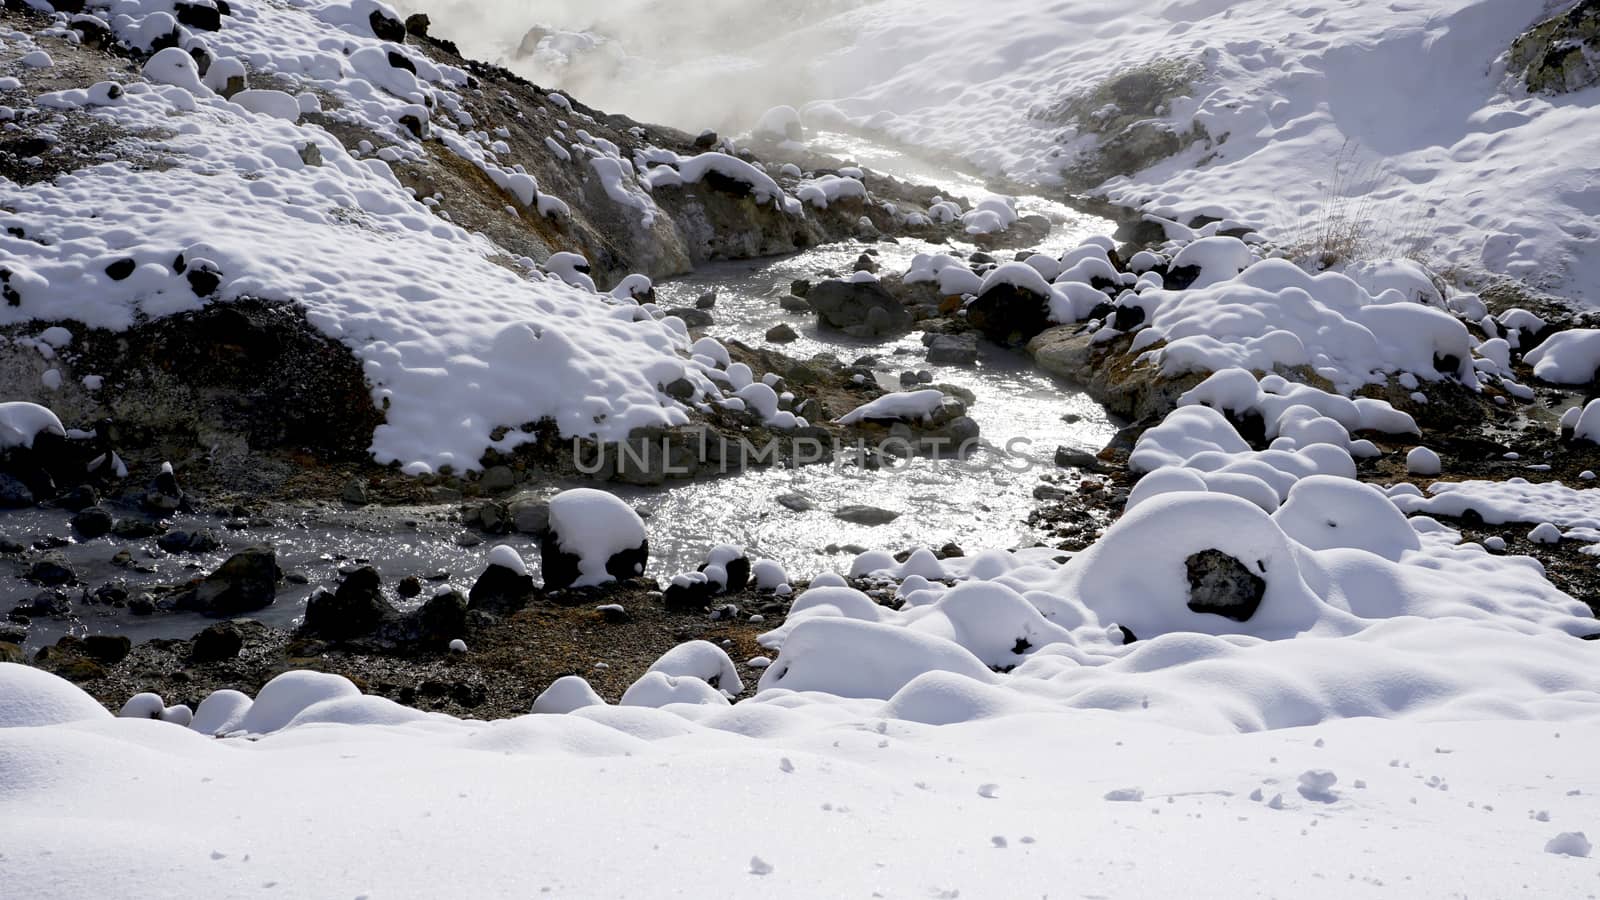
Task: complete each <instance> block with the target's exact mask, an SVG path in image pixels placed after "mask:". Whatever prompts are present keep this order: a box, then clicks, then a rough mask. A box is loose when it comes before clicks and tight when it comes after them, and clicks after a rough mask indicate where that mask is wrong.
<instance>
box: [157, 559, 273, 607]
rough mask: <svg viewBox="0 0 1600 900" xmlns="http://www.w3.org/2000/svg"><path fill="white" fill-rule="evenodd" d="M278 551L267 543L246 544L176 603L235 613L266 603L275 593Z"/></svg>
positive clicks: (268, 602) (270, 601)
mask: <svg viewBox="0 0 1600 900" xmlns="http://www.w3.org/2000/svg"><path fill="white" fill-rule="evenodd" d="M282 577H283V572H282V571H280V570H279V569H278V553H277V551H276V550H274V549H273V548H272V547H270V546H260V547H249V548H246V549H244V550H241V551H240V552H238V553H235V554H234V555H233V556H230V557H228V559H227V561H226V562H224V563H223V564H222V565H220V566H218V567H217V570H216V571H215V572H212V573H211V574H210V575H207V576H206V577H205V579H204V580H202V581H201V582H200V584H198V585H196V586H195V588H194V590H192V591H190V592H188V593H187V594H185V595H184V596H183V597H181V598H179V604H178V605H179V606H181V607H183V608H185V609H193V610H197V611H199V612H204V613H209V614H211V615H222V616H227V615H236V614H238V613H242V612H251V611H254V610H258V609H261V608H262V607H264V606H269V605H271V604H272V601H273V600H274V599H276V598H277V596H278V581H279V579H281V578H282Z"/></svg>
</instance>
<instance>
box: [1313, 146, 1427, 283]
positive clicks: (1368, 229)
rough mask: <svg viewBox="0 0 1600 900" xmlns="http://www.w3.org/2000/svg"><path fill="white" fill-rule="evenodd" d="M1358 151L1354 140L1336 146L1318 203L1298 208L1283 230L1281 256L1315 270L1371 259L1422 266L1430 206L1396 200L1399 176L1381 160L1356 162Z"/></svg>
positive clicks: (1410, 200)
mask: <svg viewBox="0 0 1600 900" xmlns="http://www.w3.org/2000/svg"><path fill="white" fill-rule="evenodd" d="M1359 150H1360V146H1359V144H1357V143H1355V142H1353V141H1346V142H1345V143H1344V145H1343V146H1342V147H1340V149H1339V152H1338V154H1336V155H1335V156H1334V159H1333V171H1332V173H1331V175H1330V176H1329V177H1328V179H1327V180H1326V181H1325V182H1324V183H1323V185H1322V187H1323V193H1322V197H1321V199H1320V201H1318V202H1317V203H1316V204H1314V205H1313V206H1312V208H1310V209H1305V208H1304V207H1302V211H1301V214H1300V216H1299V218H1298V219H1297V221H1296V223H1295V226H1294V227H1293V228H1291V229H1286V231H1287V232H1288V233H1289V234H1292V235H1293V237H1292V238H1291V239H1290V241H1289V243H1288V244H1287V246H1286V247H1285V248H1284V250H1285V252H1286V253H1287V254H1288V256H1289V258H1290V259H1293V260H1294V261H1295V262H1297V263H1299V264H1300V265H1302V266H1304V267H1305V268H1307V269H1310V270H1311V271H1314V272H1321V271H1325V270H1327V269H1331V268H1333V267H1335V266H1339V265H1343V264H1347V263H1352V262H1360V261H1362V260H1369V259H1410V260H1414V261H1416V262H1419V263H1425V262H1426V261H1427V259H1428V257H1429V250H1430V249H1431V248H1432V245H1433V238H1432V236H1431V234H1430V232H1431V224H1432V223H1431V221H1430V218H1429V216H1430V209H1429V207H1430V206H1431V204H1428V203H1425V202H1422V203H1419V202H1416V201H1414V200H1412V199H1409V198H1405V199H1397V198H1396V197H1395V196H1394V194H1395V191H1393V190H1392V188H1394V187H1395V186H1396V184H1397V182H1398V180H1399V179H1398V176H1396V175H1395V174H1394V173H1393V172H1391V171H1389V170H1388V167H1387V165H1386V164H1385V163H1384V161H1383V160H1371V161H1367V162H1361V161H1359V160H1358V158H1357V157H1358V155H1359Z"/></svg>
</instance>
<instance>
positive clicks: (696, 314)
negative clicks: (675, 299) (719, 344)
mask: <svg viewBox="0 0 1600 900" xmlns="http://www.w3.org/2000/svg"><path fill="white" fill-rule="evenodd" d="M666 314H667V315H669V316H677V317H678V318H680V319H682V320H683V324H685V325H687V326H689V327H690V328H710V327H711V326H712V325H714V324H716V321H715V320H714V319H712V318H711V313H708V312H706V311H705V310H703V309H699V308H697V307H693V306H675V307H673V308H672V309H669V310H667V312H666Z"/></svg>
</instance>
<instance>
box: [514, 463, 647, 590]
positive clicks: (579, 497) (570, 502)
mask: <svg viewBox="0 0 1600 900" xmlns="http://www.w3.org/2000/svg"><path fill="white" fill-rule="evenodd" d="M540 553H541V554H542V556H543V559H544V584H545V587H546V588H547V589H552V590H553V589H560V588H568V587H592V586H594V585H598V584H603V583H605V582H607V581H625V580H627V579H630V578H635V577H637V576H639V575H643V574H644V569H645V564H646V563H647V562H648V561H649V558H650V542H649V540H648V538H647V536H646V534H645V530H644V522H643V520H641V519H640V518H639V514H638V513H636V512H634V511H633V507H631V506H629V505H628V504H626V503H624V502H622V500H620V499H618V498H617V496H616V495H614V494H609V493H606V492H605V491H598V490H594V489H593V488H577V489H574V490H570V491H563V492H561V493H559V494H557V495H556V496H555V497H553V498H551V500H550V529H549V531H547V532H546V533H545V534H544V535H543V536H542V537H541V538H540Z"/></svg>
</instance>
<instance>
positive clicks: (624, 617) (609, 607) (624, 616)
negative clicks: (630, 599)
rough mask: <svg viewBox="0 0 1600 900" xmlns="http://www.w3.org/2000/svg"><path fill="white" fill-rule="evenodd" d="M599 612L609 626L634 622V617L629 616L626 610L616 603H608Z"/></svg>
mask: <svg viewBox="0 0 1600 900" xmlns="http://www.w3.org/2000/svg"><path fill="white" fill-rule="evenodd" d="M599 612H600V617H601V618H603V619H605V620H606V624H608V625H625V624H627V623H629V622H632V621H633V616H630V615H628V611H627V610H626V609H623V608H622V607H621V606H619V605H617V604H615V603H608V604H606V605H605V606H602V607H600V609H599Z"/></svg>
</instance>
